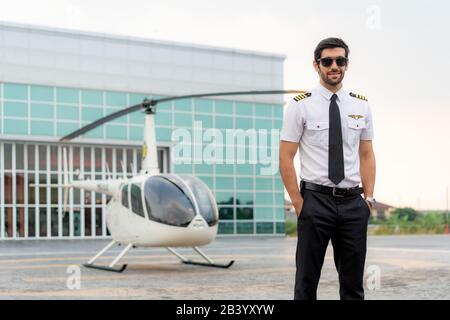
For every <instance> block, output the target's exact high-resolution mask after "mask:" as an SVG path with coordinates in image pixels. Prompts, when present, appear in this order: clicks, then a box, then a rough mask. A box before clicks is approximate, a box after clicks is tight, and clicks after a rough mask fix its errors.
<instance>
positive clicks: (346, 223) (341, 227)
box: [280, 38, 375, 300]
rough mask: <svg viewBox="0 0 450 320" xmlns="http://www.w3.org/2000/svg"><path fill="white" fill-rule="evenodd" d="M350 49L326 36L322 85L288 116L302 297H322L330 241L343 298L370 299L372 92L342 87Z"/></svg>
mask: <svg viewBox="0 0 450 320" xmlns="http://www.w3.org/2000/svg"><path fill="white" fill-rule="evenodd" d="M348 54H349V48H348V46H347V45H346V44H345V42H344V41H343V40H341V39H338V38H327V39H324V40H322V41H321V42H320V43H319V44H318V45H317V47H316V49H315V51H314V61H313V65H314V68H315V70H316V72H317V73H318V75H319V78H320V83H319V85H318V86H317V87H316V88H314V89H313V90H312V91H311V92H308V93H305V94H300V95H298V96H296V97H295V98H294V99H293V100H292V101H291V102H290V104H289V106H288V108H287V110H286V112H285V115H284V121H283V129H282V132H281V139H280V140H281V141H280V173H281V176H282V179H283V183H284V185H285V187H286V189H287V191H288V193H289V196H290V198H291V200H292V204H293V206H294V208H295V211H296V213H297V216H298V225H297V228H298V241H297V252H296V275H295V289H294V299H296V300H315V299H317V287H318V283H319V278H320V274H321V269H322V265H323V262H324V256H325V252H326V249H327V246H328V243H329V241H330V240H331V243H332V245H333V252H334V262H335V266H336V270H337V272H338V274H339V285H340V290H339V293H340V298H341V299H342V300H347V299H364V288H363V274H364V264H365V258H366V247H367V224H368V220H369V216H370V208H371V206H372V205H373V204H374V202H375V199H374V198H373V192H374V185H375V156H374V152H373V149H372V139H373V125H372V115H371V110H370V107H369V104H368V102H367V99H366V98H365V97H364V96H361V95H359V94H354V93H349V92H347V91H345V90H344V89H343V85H342V80H343V78H344V75H345V72H346V71H347V68H348V62H349V60H348ZM297 150H299V154H300V179H301V182H300V186H299V184H298V180H297V177H296V173H295V168H294V163H293V159H294V156H295V154H296V153H297ZM360 183H362V187H360V186H359V185H360ZM362 193H364V198H363V197H362V196H361V194H362Z"/></svg>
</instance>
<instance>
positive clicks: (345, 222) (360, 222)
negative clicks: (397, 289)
mask: <svg viewBox="0 0 450 320" xmlns="http://www.w3.org/2000/svg"><path fill="white" fill-rule="evenodd" d="M301 193H302V195H303V199H304V202H303V208H302V211H301V213H300V216H299V218H298V224H297V231H298V241H297V253H296V264H297V271H296V275H295V292H294V299H295V300H316V299H317V286H318V284H319V279H320V274H321V271H322V266H323V261H324V258H325V253H326V250H327V246H328V243H329V241H330V240H331V243H332V245H333V251H334V263H335V265H336V270H337V272H338V274H339V285H340V289H339V294H340V298H341V300H350V299H364V287H363V277H364V264H365V260H366V250H367V223H368V220H369V216H370V209H369V207H368V205H367V204H366V202H365V201H364V199H363V198H362V196H361V195H356V196H350V197H345V198H336V197H333V196H332V195H328V194H323V193H319V192H316V191H310V190H301Z"/></svg>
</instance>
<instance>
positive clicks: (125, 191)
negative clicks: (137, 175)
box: [122, 185, 128, 208]
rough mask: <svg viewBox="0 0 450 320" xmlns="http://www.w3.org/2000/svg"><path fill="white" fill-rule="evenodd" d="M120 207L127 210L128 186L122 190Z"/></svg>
mask: <svg viewBox="0 0 450 320" xmlns="http://www.w3.org/2000/svg"><path fill="white" fill-rule="evenodd" d="M122 205H123V206H124V207H126V208H128V185H125V186H124V187H123V188H122Z"/></svg>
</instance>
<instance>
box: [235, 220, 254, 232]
mask: <svg viewBox="0 0 450 320" xmlns="http://www.w3.org/2000/svg"><path fill="white" fill-rule="evenodd" d="M236 232H237V233H238V234H251V233H253V222H238V223H236Z"/></svg>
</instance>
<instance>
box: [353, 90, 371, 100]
mask: <svg viewBox="0 0 450 320" xmlns="http://www.w3.org/2000/svg"><path fill="white" fill-rule="evenodd" d="M350 95H351V96H352V97H353V98H357V99H361V100H364V101H368V100H367V98H366V97H365V96H362V95H360V94H355V93H352V92H350Z"/></svg>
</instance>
